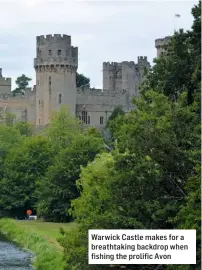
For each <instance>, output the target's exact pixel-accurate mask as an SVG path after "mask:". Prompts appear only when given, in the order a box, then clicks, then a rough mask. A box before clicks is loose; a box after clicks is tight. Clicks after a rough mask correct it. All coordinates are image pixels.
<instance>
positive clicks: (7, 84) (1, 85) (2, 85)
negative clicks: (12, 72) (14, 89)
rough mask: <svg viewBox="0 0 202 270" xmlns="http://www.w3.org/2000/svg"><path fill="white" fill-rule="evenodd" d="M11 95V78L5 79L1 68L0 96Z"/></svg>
mask: <svg viewBox="0 0 202 270" xmlns="http://www.w3.org/2000/svg"><path fill="white" fill-rule="evenodd" d="M10 93H11V78H4V77H3V75H2V68H0V94H10Z"/></svg>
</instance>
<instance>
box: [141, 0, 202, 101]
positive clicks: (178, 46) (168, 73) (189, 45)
mask: <svg viewBox="0 0 202 270" xmlns="http://www.w3.org/2000/svg"><path fill="white" fill-rule="evenodd" d="M192 15H193V16H194V22H193V25H192V31H186V32H184V31H183V29H181V30H180V31H179V32H175V34H174V36H173V37H172V40H171V42H170V46H169V52H168V54H167V55H164V56H162V57H160V58H159V59H156V60H155V65H154V66H153V68H152V69H151V71H150V72H149V75H148V79H147V80H146V81H145V83H144V86H143V87H142V88H143V89H142V91H143V92H144V91H147V90H149V89H153V90H155V91H157V92H159V93H164V94H165V95H167V96H168V97H169V98H171V100H173V101H175V100H177V99H178V98H179V96H180V94H181V93H183V92H184V91H186V92H187V104H188V105H190V104H192V103H193V102H194V100H195V99H198V98H199V96H198V93H199V92H200V82H201V66H200V65H201V64H200V55H201V51H200V48H201V28H200V26H201V2H200V1H199V4H198V5H196V6H194V8H193V9H192Z"/></svg>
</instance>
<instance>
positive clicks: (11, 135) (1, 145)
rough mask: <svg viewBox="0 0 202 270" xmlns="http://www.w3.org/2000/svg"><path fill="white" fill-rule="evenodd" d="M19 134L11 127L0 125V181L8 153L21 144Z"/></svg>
mask: <svg viewBox="0 0 202 270" xmlns="http://www.w3.org/2000/svg"><path fill="white" fill-rule="evenodd" d="M21 139H22V138H21V136H20V132H19V131H18V130H16V129H15V128H13V127H12V126H7V125H5V124H1V125H0V179H2V177H3V165H4V161H5V158H6V156H7V154H8V151H9V150H11V149H12V148H13V147H17V146H18V145H20V143H21V141H22V140H21Z"/></svg>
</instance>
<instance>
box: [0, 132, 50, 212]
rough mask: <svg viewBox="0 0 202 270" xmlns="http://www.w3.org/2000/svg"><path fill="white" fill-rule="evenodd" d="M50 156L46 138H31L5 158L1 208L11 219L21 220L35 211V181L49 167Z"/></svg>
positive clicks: (0, 192)
mask: <svg viewBox="0 0 202 270" xmlns="http://www.w3.org/2000/svg"><path fill="white" fill-rule="evenodd" d="M52 157H53V153H52V151H51V148H50V144H49V142H48V140H47V138H45V137H44V138H43V137H39V136H38V137H37V136H36V137H33V138H32V137H31V138H28V139H26V140H25V141H24V142H21V145H20V146H18V147H15V148H12V149H11V150H10V151H9V153H8V155H7V156H6V158H5V162H4V175H3V178H2V179H0V186H1V190H0V205H1V207H3V209H5V210H9V213H10V215H11V216H19V217H23V216H25V214H26V210H27V209H30V208H31V209H32V210H34V209H35V203H36V201H37V198H36V196H35V190H36V181H37V179H39V178H40V177H41V176H42V175H43V174H44V173H45V171H46V169H47V167H48V166H49V165H50V164H51V161H52Z"/></svg>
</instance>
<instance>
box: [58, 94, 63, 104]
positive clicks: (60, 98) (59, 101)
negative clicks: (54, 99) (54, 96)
mask: <svg viewBox="0 0 202 270" xmlns="http://www.w3.org/2000/svg"><path fill="white" fill-rule="evenodd" d="M58 103H59V104H61V103H62V94H59V98H58Z"/></svg>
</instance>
